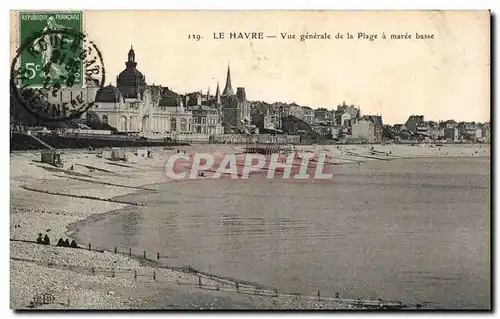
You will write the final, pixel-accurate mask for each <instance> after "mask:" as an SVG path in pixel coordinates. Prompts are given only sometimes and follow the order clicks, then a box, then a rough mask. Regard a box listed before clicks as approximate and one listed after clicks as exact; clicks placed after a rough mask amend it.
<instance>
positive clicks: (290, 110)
mask: <svg viewBox="0 0 500 319" xmlns="http://www.w3.org/2000/svg"><path fill="white" fill-rule="evenodd" d="M288 116H293V117H295V118H298V119H300V120H301V121H303V122H305V123H307V125H310V127H311V129H312V130H313V131H315V132H316V133H318V134H319V135H320V136H322V137H323V138H325V139H331V140H334V141H349V140H350V141H352V142H360V143H363V142H366V143H380V142H383V141H387V140H392V141H396V142H397V141H398V140H420V141H442V142H449V143H458V142H483V143H489V142H490V124H489V123H475V122H456V121H454V120H447V121H441V122H435V121H425V119H424V116H423V115H411V116H409V118H408V120H407V121H406V122H405V124H396V125H393V126H391V125H384V123H383V119H382V116H381V115H364V114H361V110H360V108H359V107H357V106H355V105H348V104H346V103H345V102H342V104H339V105H338V106H337V108H336V109H326V108H318V109H312V108H310V107H308V106H299V105H297V104H295V103H291V104H286V103H273V104H267V103H264V102H257V103H256V104H253V105H252V112H251V117H252V123H253V124H254V125H255V126H256V127H258V128H259V129H261V130H268V131H274V132H277V133H282V132H283V127H284V126H285V125H284V124H283V120H284V118H286V117H288ZM285 133H286V132H285Z"/></svg>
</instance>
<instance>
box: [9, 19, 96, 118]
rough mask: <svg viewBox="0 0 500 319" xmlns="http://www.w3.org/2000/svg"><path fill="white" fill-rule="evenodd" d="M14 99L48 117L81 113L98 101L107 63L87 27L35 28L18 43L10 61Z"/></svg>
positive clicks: (41, 115) (19, 103) (14, 101)
mask: <svg viewBox="0 0 500 319" xmlns="http://www.w3.org/2000/svg"><path fill="white" fill-rule="evenodd" d="M10 76H11V78H10V94H11V103H15V104H17V105H18V106H20V107H22V108H24V109H25V110H26V111H27V112H28V113H29V114H31V115H33V116H35V117H36V118H37V119H39V120H43V121H47V122H61V121H68V120H72V119H78V118H80V117H81V115H82V114H84V113H85V112H86V111H87V110H88V109H90V108H92V106H93V105H94V103H95V101H94V100H93V99H94V97H95V91H94V94H93V96H92V94H87V92H86V90H88V87H86V85H84V84H87V85H91V86H93V87H94V88H97V89H99V88H102V87H103V86H104V83H105V69H104V62H103V58H102V54H101V52H100V51H99V49H98V47H97V46H96V45H95V43H94V42H93V41H90V40H88V39H87V36H86V35H85V34H83V33H80V32H77V31H75V30H72V29H69V28H60V29H47V30H42V31H40V32H35V33H34V34H33V35H31V36H30V37H28V38H27V39H26V40H25V41H24V42H23V43H22V44H21V46H20V48H19V49H18V51H17V53H16V56H15V58H14V59H13V61H12V64H11V74H10Z"/></svg>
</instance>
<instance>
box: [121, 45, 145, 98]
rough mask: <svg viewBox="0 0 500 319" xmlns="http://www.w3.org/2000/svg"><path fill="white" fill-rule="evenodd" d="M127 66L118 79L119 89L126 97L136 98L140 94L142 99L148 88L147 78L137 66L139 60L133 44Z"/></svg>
mask: <svg viewBox="0 0 500 319" xmlns="http://www.w3.org/2000/svg"><path fill="white" fill-rule="evenodd" d="M125 66H126V68H125V70H123V71H122V72H121V73H120V74H119V75H118V78H117V79H116V85H117V87H118V89H119V90H120V91H121V93H122V95H123V97H124V98H129V99H135V98H137V97H138V96H140V97H141V99H142V98H143V96H144V91H145V90H146V78H145V76H144V75H142V73H141V72H140V71H139V70H137V68H136V67H137V62H135V52H134V49H133V48H132V46H130V51H128V60H127V62H125Z"/></svg>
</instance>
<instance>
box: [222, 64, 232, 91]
mask: <svg viewBox="0 0 500 319" xmlns="http://www.w3.org/2000/svg"><path fill="white" fill-rule="evenodd" d="M230 95H234V91H233V87H232V85H231V70H230V68H229V65H228V66H227V77H226V87H225V88H224V91H222V96H230Z"/></svg>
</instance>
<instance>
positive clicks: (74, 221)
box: [11, 145, 489, 309]
mask: <svg viewBox="0 0 500 319" xmlns="http://www.w3.org/2000/svg"><path fill="white" fill-rule="evenodd" d="M214 146H215V147H218V146H219V145H214ZM335 147H336V146H335ZM351 147H352V146H351ZM189 148H191V147H189ZM488 150H489V148H488ZM233 151H234V150H233ZM32 153H33V152H31V153H29V154H31V155H35V154H32ZM82 153H83V152H78V151H77V153H76V154H70V155H73V157H76V156H77V155H82ZM83 154H84V153H83ZM12 155H13V154H11V171H12V169H13V167H12ZM17 155H21V156H23V155H25V154H14V156H17ZM356 155H358V154H356ZM488 155H489V152H488ZM343 156H344V157H346V155H343ZM87 157H88V156H87ZM351 157H354V156H351ZM438 157H440V158H442V157H443V156H438ZM444 157H448V156H444ZM458 157H468V156H458ZM485 157H489V156H487V155H485ZM410 158H419V156H416V157H410ZM393 159H398V158H393ZM93 160H94V162H96V163H94V164H105V163H102V162H103V161H100V160H95V159H93ZM352 160H354V161H352V162H350V163H355V162H356V161H357V160H359V159H357V160H356V159H355V158H353V159H352ZM363 160H370V159H367V158H365V159H363ZM372 160H374V161H377V160H376V159H372ZM140 162H141V160H140V159H139V160H138V161H136V162H135V163H134V164H137V163H140ZM160 162H161V160H160ZM157 163H158V161H156V162H155V163H153V166H152V167H155V164H157ZM344 163H345V164H350V163H349V162H347V163H346V162H344ZM127 164H129V163H127ZM90 165H91V164H90ZM96 167H97V166H96ZM131 167H133V166H131ZM135 168H136V167H133V168H132V169H130V168H125V167H123V168H120V169H122V170H124V171H127V170H129V171H131V170H134V169H135ZM150 168H151V167H150ZM81 170H83V171H85V168H81ZM140 173H142V172H141V171H140V170H139V174H138V175H139V176H140V177H139V181H138V183H134V185H124V184H123V181H118V182H116V183H115V184H116V186H112V185H100V184H96V183H99V180H98V178H101V177H103V175H104V176H106V174H107V173H103V172H98V173H92V174H91V175H92V176H91V178H92V180H93V181H94V182H95V183H94V184H92V183H91V182H90V179H89V181H88V184H90V185H93V186H96V187H97V186H99V187H101V188H102V186H105V187H104V188H105V189H107V188H110V189H115V193H116V194H111V195H114V196H109V197H107V198H106V200H108V201H109V200H113V199H116V198H117V197H122V196H126V195H129V194H132V193H137V192H141V191H146V189H150V188H151V187H148V186H151V185H153V184H157V183H156V181H155V180H154V179H153V180H147V178H146V183H141V182H143V181H144V177H143V176H142V175H141V174H140ZM54 174H55V173H53V172H48V173H46V176H44V177H48V179H47V180H48V181H49V183H47V185H49V184H50V182H54V181H56V182H54V183H55V184H56V188H57V181H61V179H58V178H59V177H61V176H60V175H54ZM89 174H90V173H89ZM11 175H12V174H11ZM20 175H22V174H20ZM26 175H28V179H27V180H25V179H20V181H19V184H18V185H15V184H16V183H13V180H12V177H11V202H12V199H13V198H15V199H17V201H19V199H20V198H19V197H23V196H22V194H23V193H24V192H28V193H29V194H30V195H28V197H30V196H31V197H35V198H39V196H46V197H53V196H55V197H60V196H59V195H53V194H52V195H47V194H42V193H40V194H38V195H33V194H32V193H33V192H30V191H27V190H26V189H24V190H21V189H22V186H26V185H27V184H29V182H31V184H35V185H37V178H35V179H33V177H32V176H29V175H30V174H29V172H28V174H26ZM155 175H156V172H155ZM54 176H56V178H54ZM17 177H18V176H16V174H14V179H15V180H16V182H17V179H16V178H17ZM66 177H67V176H66ZM108 177H109V176H108ZM132 178H133V177H132ZM118 179H119V178H118ZM205 179H210V178H205ZM47 180H45V181H47ZM200 180H204V179H200ZM77 181H78V180H74V181H72V182H73V183H74V184H76V182H77ZM197 181H199V180H197ZM78 182H80V183H86V182H85V181H83V180H80V181H78ZM113 182H114V181H113ZM129 182H130V181H129ZM134 182H137V180H134ZM163 182H164V181H163ZM13 184H14V185H13ZM42 184H44V183H42ZM67 184H70V185H67ZM120 184H122V185H120ZM47 185H44V186H47ZM70 186H71V182H70V183H66V186H65V187H70ZM13 188H14V191H13ZM119 188H122V190H116V189H119ZM145 188H146V189H145ZM125 189H126V192H124V191H123V190H125ZM86 191H89V190H84V191H83V193H85V192H86ZM97 191H98V192H97V193H98V194H99V193H101V192H99V190H97ZM90 192H95V190H94V189H92V190H90ZM111 193H113V192H111ZM19 195H21V196H19ZM83 195H85V196H88V195H87V194H83ZM44 200H45V199H44ZM49 201H50V200H49ZM67 201H73V202H82V201H83V203H84V202H85V201H90V202H95V201H97V200H95V199H91V198H87V199H83V198H82V199H76V198H71V197H70V198H68V199H67ZM21 202H22V203H17V204H16V203H14V206H12V204H11V239H16V235H17V232H18V230H19V228H17V227H13V226H14V225H13V215H12V208H13V207H14V211H16V210H19V211H21V214H23V213H24V214H30V212H29V210H30V209H32V208H33V206H35V207H37V206H38V207H42V210H44V209H43V207H44V206H45V205H31V206H32V207H30V205H29V204H28V205H23V204H24V201H22V200H21ZM34 202H35V203H36V202H37V201H36V200H35V201H34ZM127 205H128V204H126V203H120V204H118V203H93V206H98V207H96V208H97V209H96V211H97V212H95V213H94V212H93V211H92V210H91V213H90V214H88V213H85V214H75V212H74V208H75V207H73V210H72V209H71V207H69V208H68V207H66V206H64V205H62V206H63V207H59V208H62V210H63V211H69V214H68V213H67V212H65V214H64V215H62V214H61V215H62V216H64V217H62V216H61V215H60V214H59V213H55V214H54V213H51V212H47V213H45V214H44V213H42V215H48V216H49V218H48V219H49V220H52V219H61V218H62V219H65V220H64V221H59V223H58V221H55V223H56V224H58V225H57V226H58V228H61V227H62V228H64V229H63V233H62V234H63V235H64V236H58V235H57V232H56V235H55V237H52V236H51V238H53V239H52V240H53V242H52V245H54V244H55V241H56V240H57V238H58V237H63V238H65V237H69V238H72V239H75V240H76V239H77V238H75V236H74V235H75V233H76V232H77V231H78V229H79V228H81V227H82V226H83V225H85V224H89V223H93V222H95V221H97V220H102V219H105V218H107V217H108V216H109V214H116V213H119V212H117V211H119V210H121V209H123V208H124V207H126V206H127ZM23 206H24V207H23ZM49 206H50V205H49ZM76 207H77V209H78V205H77V206H76ZM23 209H24V212H23ZM46 210H48V211H50V210H51V209H50V207H48V208H46ZM27 211H28V212H27ZM15 215H16V213H14V216H15ZM35 215H36V212H35ZM57 215H59V217H55V216H57ZM75 215H76V216H75ZM50 216H52V218H51V217H50ZM69 216H71V217H72V218H66V217H69ZM44 217H47V216H44ZM14 219H15V218H14ZM21 219H23V218H21ZM30 219H33V216H31V217H29V218H27V221H29V220H30ZM25 222H26V220H25ZM42 223H43V221H42ZM61 223H62V224H61ZM14 224H17V222H16V221H14ZM27 224H28V227H29V225H30V224H29V223H27ZM48 224H50V223H48ZM22 226H26V225H22ZM32 227H36V225H33V226H32ZM47 229H50V228H47ZM41 230H42V229H32V230H31V231H30V233H33V232H34V233H37V232H40V231H41ZM13 231H14V232H13ZM60 231H61V230H59V232H60ZM13 233H14V234H13ZM12 235H14V236H12ZM23 235H26V234H23ZM13 237H14V238H13ZM21 237H23V236H21ZM22 239H23V238H21V240H22ZM24 239H28V240H29V239H30V238H24ZM34 239H35V238H34V237H33V238H31V240H34ZM80 245H82V244H81V243H80ZM92 248H94V247H92ZM31 250H33V251H34V252H31ZM72 250H73V251H72ZM76 252H81V254H77V253H76ZM23 253H24V254H25V255H28V257H32V258H24V259H27V260H35V261H38V262H41V263H42V264H43V263H44V262H46V263H47V264H49V263H52V264H53V265H57V264H58V263H57V262H55V261H54V260H57V259H65V261H66V263H65V264H70V265H73V266H74V267H78V266H80V267H82V266H81V265H82V264H83V265H87V266H88V261H89V260H90V261H92V262H95V263H96V265H99V266H105V265H106V264H107V265H108V266H107V268H106V267H104V268H106V269H107V270H108V271H109V270H110V269H114V270H116V271H118V270H119V269H122V268H127V269H134V270H136V271H138V272H149V273H152V272H154V271H156V270H158V274H157V275H155V276H158V277H157V279H159V278H160V277H161V278H166V279H167V280H165V281H164V282H163V281H161V280H157V283H149V282H146V283H144V282H140V281H137V280H135V279H134V278H132V279H130V278H118V276H117V277H115V278H109V277H106V276H95V275H92V274H91V275H83V274H82V275H78V276H77V275H75V273H74V271H72V270H61V269H58V273H59V275H60V276H62V277H67V278H68V279H70V278H73V277H79V280H81V281H84V282H86V281H89V282H91V283H94V284H95V283H96V282H95V279H99V278H100V279H103V283H104V287H100V288H95V286H94V287H92V285H90V286H89V285H88V284H83V286H85V288H84V289H81V286H78V285H76V286H75V287H73V288H67V286H68V285H69V282H71V280H69V281H68V283H67V284H66V285H62V289H57V288H61V287H57V285H53V284H52V283H51V284H49V285H48V286H56V287H55V290H56V291H57V290H62V292H66V293H68V291H70V290H74V291H79V290H83V291H79V293H81V294H84V295H89V294H90V295H92V294H94V293H97V295H99V296H100V297H99V298H103V300H105V301H104V302H99V298H97V297H94V298H93V299H91V300H92V301H91V302H89V301H88V300H83V302H82V305H78V304H77V305H75V306H72V303H70V304H69V305H60V304H50V305H42V306H41V307H40V308H44V309H47V308H50V309H99V308H100V309H107V308H122V309H161V308H162V307H163V306H165V305H164V304H163V303H164V301H163V299H162V297H161V295H162V294H161V293H157V294H148V293H147V291H148V290H149V289H150V288H151V286H154V287H155V288H156V291H169V293H172V292H173V294H174V295H176V293H175V291H176V290H177V291H179V290H182V292H179V294H180V295H182V296H183V298H181V299H182V301H181V300H179V301H178V304H181V307H182V304H183V303H184V299H186V296H197V295H199V294H200V292H201V294H202V295H203V296H204V297H202V298H208V299H209V300H221V298H222V297H221V296H220V295H221V294H226V296H224V297H225V298H226V299H227V300H225V301H223V302H222V303H223V304H222V308H221V306H220V305H219V306H217V302H215V301H214V302H215V303H214V304H215V308H214V309H226V308H227V309H231V308H232V306H233V305H235V306H239V307H240V308H241V307H242V308H245V309H246V308H248V309H261V308H265V309H364V308H363V306H362V305H361V304H360V303H359V302H358V301H357V300H351V301H348V300H340V299H335V298H333V300H327V298H326V297H322V298H320V299H322V300H319V299H318V298H317V297H315V298H314V297H312V296H302V297H300V298H297V297H295V296H292V295H289V294H288V295H282V296H278V297H276V296H275V294H274V292H273V291H272V288H270V290H268V291H265V292H263V291H261V292H260V293H262V294H264V295H265V296H259V295H258V294H255V285H254V286H250V285H251V284H252V283H244V282H243V281H239V280H237V279H234V278H233V279H231V278H220V277H217V276H214V275H212V274H208V273H203V272H200V271H198V270H196V269H192V268H191V269H183V270H181V269H179V268H178V267H176V268H174V267H170V268H169V267H165V266H164V265H161V263H158V264H155V262H156V261H152V260H148V261H146V260H144V259H143V258H141V257H139V256H132V257H128V256H126V255H124V254H114V253H112V252H103V253H100V252H95V251H88V250H86V249H85V248H82V249H81V250H80V249H78V250H75V249H72V248H63V247H56V246H44V245H38V244H36V243H35V244H29V243H23V244H20V243H18V242H12V241H11V294H12V292H13V291H15V290H16V287H13V285H14V286H18V285H20V283H19V282H17V281H16V280H15V279H16V278H17V277H18V276H19V275H20V274H22V275H24V276H25V277H26V272H29V271H28V270H29V269H31V273H32V274H33V268H34V269H36V271H34V272H35V273H37V272H38V274H41V273H43V275H48V277H49V279H48V281H50V280H51V279H50V277H51V276H50V271H51V270H54V269H53V268H51V267H49V266H43V265H42V266H41V265H37V266H34V265H33V262H30V261H23V260H22V259H23V258H22V256H21V257H20V256H19V255H23ZM13 255H14V256H13ZM61 255H64V256H61ZM56 256H57V257H56ZM85 259H87V260H85ZM49 260H52V261H49ZM68 261H69V263H68ZM28 264H29V265H28ZM59 264H61V263H59ZM110 264H111V265H113V266H112V267H110V266H109V265H110ZM13 267H14V268H27V269H25V270H24V271H23V270H21V272H20V273H18V272H17V271H16V270H14V271H13V270H12V269H13ZM186 270H187V271H186ZM59 271H61V272H63V273H60V272H59ZM12 275H13V276H12ZM193 276H194V277H193ZM198 276H204V278H203V281H204V283H203V286H206V287H212V288H213V287H215V288H214V290H210V289H208V290H210V291H208V290H207V289H203V287H197V281H198V280H199V279H200V277H198ZM12 277H14V281H13V278H12ZM27 277H29V276H27ZM101 277H102V278H101ZM105 277H106V278H105ZM93 279H94V280H93ZM25 281H27V282H30V281H29V279H28V280H25ZM182 281H187V282H188V283H190V284H191V286H190V285H189V284H187V285H183V284H179V282H182ZM205 281H206V282H205ZM236 281H238V282H239V283H241V284H240V285H239V286H240V287H239V289H241V290H243V288H247V289H249V290H251V289H252V288H253V289H254V294H250V295H247V294H245V293H242V292H236V289H235V288H236V287H235V282H236ZM98 282H99V280H98ZM31 283H33V282H31ZM117 283H118V284H119V286H120V287H119V288H116V287H115V288H114V289H115V290H116V291H123V293H117V292H116V291H115V290H112V289H111V288H110V287H114V286H115V285H116V284H117ZM181 286H182V287H183V289H180V287H181ZM245 286H247V287H245ZM65 287H66V288H67V289H64V288H65ZM130 287H135V288H134V289H135V290H138V291H140V293H132V292H130V291H129V290H130V289H129V288H130ZM186 287H187V288H186ZM217 287H218V289H219V290H217ZM45 288H46V289H47V287H45ZM184 288H186V289H184ZM257 288H259V287H257ZM260 288H262V287H260ZM231 289H232V290H231ZM35 290H38V293H41V292H43V291H40V289H35ZM49 290H50V289H49ZM261 290H262V289H261ZM57 293H59V291H57ZM14 295H16V293H15V294H14ZM144 296H146V297H144ZM13 298H14V299H15V298H16V296H14V297H12V295H11V308H14V309H25V307H26V306H27V305H28V304H29V302H28V301H27V300H26V299H29V298H26V293H24V296H23V298H24V300H13ZM179 298H180V297H178V298H177V299H179ZM58 299H60V298H58ZM84 299H85V298H84ZM143 299H146V301H144V300H143ZM173 299H174V300H176V297H175V296H174V297H173ZM188 299H191V300H190V306H188V308H194V309H200V308H204V309H206V305H205V303H203V302H201V304H200V305H197V302H198V303H199V299H200V298H198V297H196V298H194V297H192V298H188ZM222 299H224V298H222ZM311 299H316V300H311ZM356 302H357V303H358V305H353V304H355V303H356ZM22 304H25V306H24V307H23V305H22ZM100 304H102V306H103V307H99V305H100ZM165 304H166V305H167V306H168V304H169V303H168V302H166V303H165ZM54 306H55V307H54ZM177 306H178V305H176V304H175V303H174V304H170V307H167V308H168V309H175V308H176V307H177ZM372 306H373V305H372ZM74 307H75V308H74ZM240 308H238V309H240ZM28 309H29V308H28Z"/></svg>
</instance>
